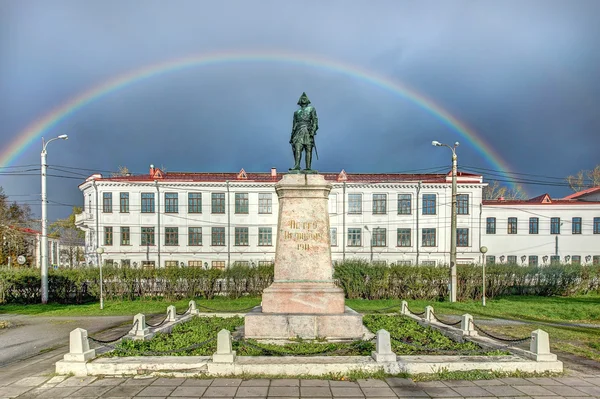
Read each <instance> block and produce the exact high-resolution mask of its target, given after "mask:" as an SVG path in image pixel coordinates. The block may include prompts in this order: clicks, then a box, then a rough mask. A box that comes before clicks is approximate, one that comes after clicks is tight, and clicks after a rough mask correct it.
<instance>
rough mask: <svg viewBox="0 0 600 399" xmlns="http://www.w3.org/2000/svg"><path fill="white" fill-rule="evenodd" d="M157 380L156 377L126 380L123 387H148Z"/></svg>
mask: <svg viewBox="0 0 600 399" xmlns="http://www.w3.org/2000/svg"><path fill="white" fill-rule="evenodd" d="M155 380H156V377H152V378H130V379H128V380H125V381H124V382H123V384H122V385H140V386H146V385H150V384H152V383H153V382H154V381H155Z"/></svg>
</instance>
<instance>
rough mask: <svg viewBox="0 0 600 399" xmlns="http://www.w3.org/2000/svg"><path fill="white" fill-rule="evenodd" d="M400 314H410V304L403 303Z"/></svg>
mask: <svg viewBox="0 0 600 399" xmlns="http://www.w3.org/2000/svg"><path fill="white" fill-rule="evenodd" d="M400 314H403V315H407V314H410V310H408V302H406V301H402V305H400Z"/></svg>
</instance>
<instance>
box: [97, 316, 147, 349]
mask: <svg viewBox="0 0 600 399" xmlns="http://www.w3.org/2000/svg"><path fill="white" fill-rule="evenodd" d="M137 325H138V320H136V321H135V323H133V327H131V329H130V330H129V331H127V332H126V333H125V334H123V335H121V336H120V337H118V338H114V339H110V340H102V339H97V338H94V337H88V339H89V340H90V341H93V342H95V343H97V344H110V343H113V342H117V341H119V340H121V339H123V337H125V336H126V335H128V334H129V333H130V332H131V330H133V329H135V328H136V326H137Z"/></svg>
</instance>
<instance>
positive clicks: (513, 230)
mask: <svg viewBox="0 0 600 399" xmlns="http://www.w3.org/2000/svg"><path fill="white" fill-rule="evenodd" d="M508 234H517V218H508Z"/></svg>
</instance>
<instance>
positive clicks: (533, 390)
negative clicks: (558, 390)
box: [514, 385, 556, 396]
mask: <svg viewBox="0 0 600 399" xmlns="http://www.w3.org/2000/svg"><path fill="white" fill-rule="evenodd" d="M514 388H515V389H518V390H519V391H521V392H523V393H524V394H527V395H529V396H533V395H536V396H553V395H554V396H555V395H556V394H555V393H554V392H552V391H549V390H547V389H546V388H544V387H541V386H539V385H517V386H515V387H514Z"/></svg>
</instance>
